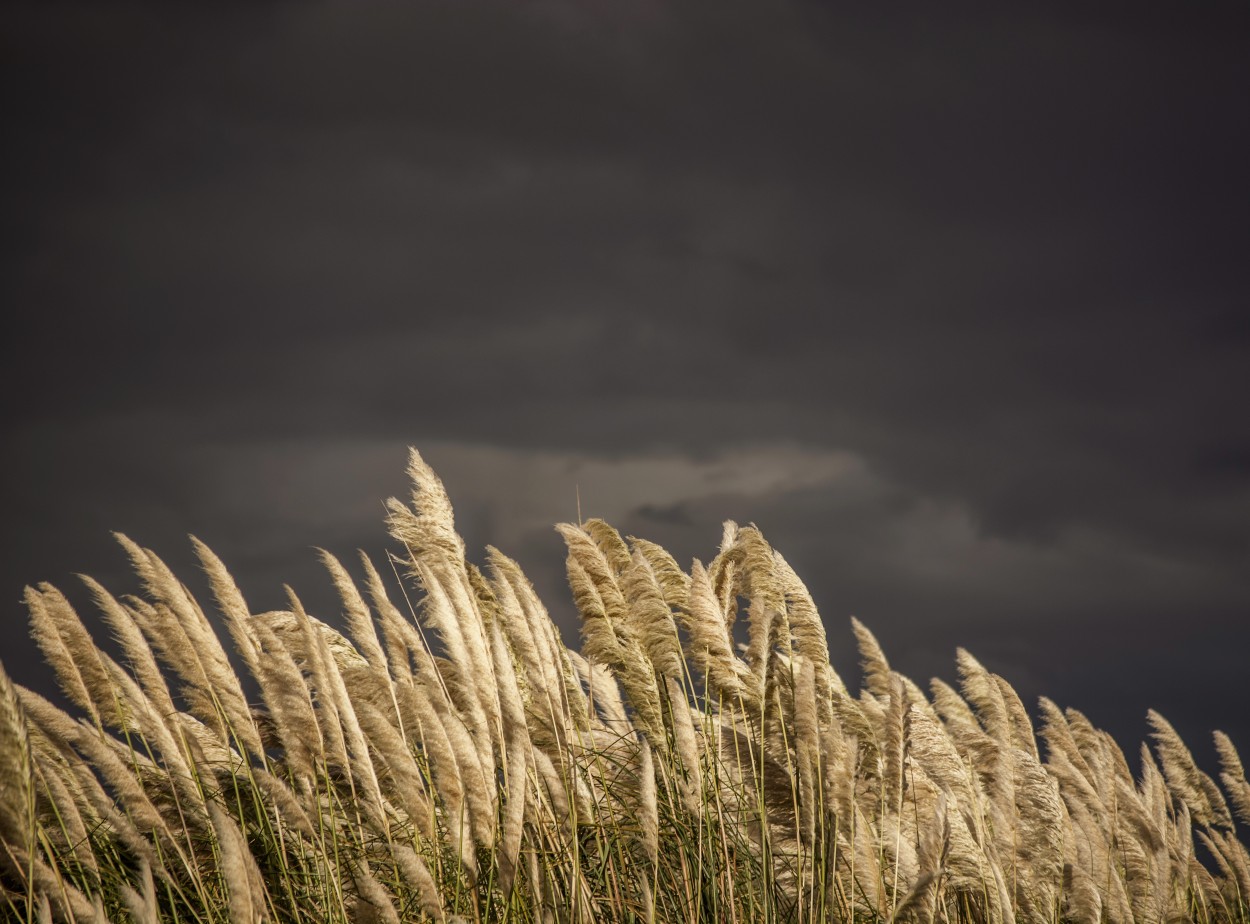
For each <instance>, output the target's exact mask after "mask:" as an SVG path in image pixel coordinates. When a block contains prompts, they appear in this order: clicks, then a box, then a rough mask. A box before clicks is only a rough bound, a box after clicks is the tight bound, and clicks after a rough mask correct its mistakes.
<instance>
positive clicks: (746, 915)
mask: <svg viewBox="0 0 1250 924" xmlns="http://www.w3.org/2000/svg"><path fill="white" fill-rule="evenodd" d="M409 473H410V475H411V478H412V482H413V495H412V498H411V502H410V503H408V504H405V503H401V502H399V501H397V500H391V501H389V502H388V510H389V517H388V526H389V529H390V533H391V535H392V537H393V539H394V541H395V543H396V546H395V552H396V554H394V555H392V556H390V557H389V558H388V560H386V561H383V562H380V563H379V564H375V563H373V562H371V561H370V560H369V559H368V558H366V557H364V556H362V557H361V559H360V561H359V562H355V563H352V565H351V568H350V569H349V568H348V567H346V566H344V565H343V564H341V563H340V562H339V561H337V560H336V559H334V558H333V557H332V556H330V555H329V554H325V556H324V558H325V565H326V568H327V569H328V571H329V573H330V576H331V578H332V580H333V582H334V584H335V586H336V587H337V590H338V593H339V595H340V596H341V598H342V614H343V620H342V621H341V622H339V623H338V624H340V625H344V626H345V627H346V634H341V633H340V632H339V631H337V630H336V629H334V628H332V627H331V626H330V625H328V624H327V623H325V622H322V621H320V620H318V619H317V618H315V617H314V616H312V615H310V614H309V613H307V612H306V611H305V609H304V607H303V606H302V605H301V604H300V601H299V599H298V598H297V597H296V595H295V594H294V593H293V592H289V604H288V605H287V607H286V608H285V609H283V610H280V611H273V612H263V613H255V612H253V611H252V610H251V609H250V608H249V607H248V605H247V602H246V601H245V600H244V598H243V596H242V595H241V594H240V592H239V590H238V588H237V587H236V585H235V583H234V581H233V580H232V579H231V577H230V575H229V573H228V572H227V570H226V568H225V566H224V565H223V564H222V563H221V561H219V560H218V559H217V557H216V556H214V554H213V553H212V552H211V551H210V550H209V549H208V548H206V547H204V546H203V545H201V544H199V543H198V542H197V543H196V551H197V553H198V555H199V558H200V560H201V562H202V564H203V568H204V570H205V572H206V573H207V576H208V579H209V582H210V584H211V588H212V596H213V599H212V601H211V603H210V602H208V601H198V600H196V599H195V598H194V597H193V596H192V595H191V593H190V592H189V591H188V590H187V588H186V587H185V586H184V585H183V584H182V583H180V582H179V580H178V578H177V577H175V576H174V575H173V574H172V573H171V572H170V571H169V569H168V568H167V567H166V566H165V565H164V563H163V562H162V561H161V560H160V559H159V558H158V557H157V556H156V555H155V554H153V553H152V552H150V551H148V550H147V549H144V548H141V547H140V546H138V545H136V544H134V543H133V542H131V541H130V540H129V539H127V538H125V537H119V540H120V541H121V543H122V545H123V546H124V547H125V550H126V552H127V553H128V554H129V556H130V558H131V560H132V562H133V565H134V569H135V572H136V573H137V576H138V579H139V581H140V582H141V583H142V587H143V595H142V596H124V597H115V596H113V595H112V594H111V593H110V592H109V591H108V590H106V589H105V588H103V587H102V586H100V585H99V584H97V583H95V582H93V581H92V580H90V579H89V578H88V579H85V580H86V582H87V586H88V587H89V589H90V591H91V593H92V595H93V596H94V600H95V603H96V605H97V610H98V612H96V613H95V614H93V615H92V617H91V618H90V619H86V620H84V619H83V618H81V617H80V616H79V615H78V614H77V613H76V612H75V610H74V609H73V608H72V607H71V605H70V603H69V602H68V600H67V599H66V597H65V596H64V595H62V593H61V592H60V591H58V590H57V589H56V588H54V587H52V586H50V585H47V584H41V585H39V586H38V587H34V588H27V590H26V597H25V602H26V606H27V607H28V609H29V611H30V622H31V631H32V633H33V635H34V638H35V639H36V641H37V642H38V644H39V647H40V648H41V650H42V651H43V654H44V656H45V658H46V659H47V661H48V662H49V664H51V666H52V667H53V668H54V670H55V672H56V675H57V678H58V680H59V683H60V686H61V688H62V690H63V692H64V696H65V701H67V702H68V703H70V704H72V708H71V711H66V710H64V709H62V708H61V707H60V706H59V705H57V704H54V703H52V702H50V701H49V700H47V699H45V698H44V697H42V696H40V695H39V694H37V693H35V692H34V691H32V690H28V689H25V688H23V687H21V686H19V685H17V684H15V683H13V682H12V681H11V680H10V679H9V677H8V675H7V674H6V673H4V671H3V670H2V669H0V916H2V917H3V918H4V919H5V920H11V921H25V922H35V921H72V922H81V924H86V922H103V921H115V922H123V921H135V922H143V924H150V922H156V921H176V922H183V924H215V922H255V921H271V922H297V921H298V922H309V924H337V922H347V921H351V922H390V924H396V922H409V921H413V922H416V921H425V920H434V921H459V922H469V921H471V922H479V921H500V922H504V921H506V922H514V924H529V922H534V924H549V922H595V924H610V922H618V921H621V922H624V921H636V922H653V921H659V922H696V921H699V922H736V924H755V922H782V921H787V922H789V921H794V922H819V921H838V922H865V924H869V922H893V921H915V922H925V924H931V922H1007V924H1012V922H1028V924H1043V922H1050V924H1058V922H1067V921H1070V922H1079V924H1098V922H1107V924H1178V922H1199V924H1205V922H1250V905H1248V901H1250V854H1248V853H1247V850H1246V847H1245V846H1244V844H1243V842H1242V841H1241V840H1240V839H1239V837H1238V833H1237V828H1236V824H1237V823H1238V822H1240V823H1242V824H1248V825H1250V783H1247V780H1246V773H1245V769H1244V768H1243V765H1242V763H1241V761H1240V759H1239V757H1238V754H1237V751H1236V749H1235V748H1234V745H1233V743H1232V742H1231V741H1230V740H1229V739H1228V738H1227V737H1225V736H1224V735H1221V734H1220V733H1218V732H1217V733H1216V735H1215V739H1216V746H1217V749H1218V752H1219V755H1220V768H1219V772H1218V781H1217V780H1216V779H1215V778H1213V777H1212V776H1210V775H1208V774H1207V773H1206V772H1204V771H1203V770H1202V769H1200V768H1199V767H1198V766H1197V765H1196V763H1195V761H1194V759H1193V757H1192V756H1191V755H1190V752H1189V750H1188V748H1187V747H1186V745H1185V744H1184V743H1183V742H1182V741H1181V739H1180V737H1179V736H1178V735H1177V733H1176V732H1175V730H1174V729H1173V728H1172V727H1171V726H1170V725H1169V724H1168V722H1167V721H1166V720H1165V719H1164V718H1163V717H1162V716H1160V715H1158V714H1156V713H1154V712H1151V713H1150V722H1151V725H1152V728H1153V735H1152V742H1151V744H1150V746H1143V747H1142V750H1141V753H1140V755H1131V760H1130V758H1129V756H1126V755H1125V754H1123V753H1122V752H1121V750H1120V748H1119V747H1118V746H1117V745H1116V743H1115V742H1114V741H1113V740H1112V739H1111V737H1110V736H1109V735H1108V734H1106V733H1105V732H1102V731H1100V730H1099V729H1097V728H1095V727H1094V726H1093V725H1092V724H1091V723H1090V722H1089V721H1088V720H1087V719H1086V718H1085V716H1083V715H1082V714H1081V713H1080V712H1077V711H1076V710H1074V709H1067V710H1064V709H1061V708H1060V707H1059V706H1057V705H1056V704H1055V703H1053V702H1051V701H1050V700H1047V699H1042V700H1041V702H1040V706H1039V711H1038V713H1037V715H1038V716H1039V720H1038V724H1037V726H1035V725H1034V721H1033V719H1032V718H1031V717H1030V714H1029V712H1028V710H1027V709H1026V707H1025V706H1024V704H1023V703H1022V702H1021V700H1020V697H1019V696H1018V695H1017V694H1016V692H1015V691H1014V690H1013V689H1012V687H1011V685H1010V684H1009V683H1008V682H1007V681H1006V680H1004V679H1003V678H1002V677H999V676H997V675H995V674H992V673H990V672H989V671H987V670H986V669H985V668H984V667H983V666H982V665H981V664H980V663H978V662H977V661H976V660H975V659H974V658H973V657H972V656H971V655H970V654H968V653H966V652H964V651H960V652H959V654H958V666H959V676H960V683H959V687H958V689H955V688H953V687H951V686H948V685H947V684H945V683H942V682H941V681H933V682H932V684H931V685H930V686H929V688H928V690H924V689H922V688H921V687H919V686H917V685H916V684H915V683H913V682H912V681H911V680H909V679H908V678H907V677H904V676H902V675H901V674H899V673H897V672H896V671H893V670H891V668H890V665H889V662H888V661H887V660H886V656H885V654H884V653H883V652H882V650H881V648H880V647H879V646H878V644H877V642H876V640H875V639H874V638H873V636H872V634H871V633H870V632H869V630H868V629H867V628H865V627H864V626H862V625H860V624H859V623H858V622H854V623H853V631H854V636H855V640H856V642H857V644H858V647H859V651H860V656H861V659H862V663H863V689H861V690H859V691H856V692H852V691H851V690H848V689H847V687H846V686H845V684H844V683H843V681H842V679H841V678H840V677H839V676H838V675H837V673H835V671H834V670H833V668H832V667H831V666H830V663H829V651H828V647H827V642H826V638H825V630H824V628H823V626H822V623H821V619H820V616H819V614H818V612H817V610H816V606H815V604H814V603H813V602H812V599H811V597H810V595H809V594H808V592H807V589H806V588H805V587H804V585H803V582H802V581H801V580H800V578H799V576H798V575H797V574H795V572H794V571H793V570H792V569H791V568H790V566H789V565H788V564H787V563H786V561H785V559H784V558H782V556H781V555H780V554H779V553H777V552H776V551H774V550H773V548H772V547H771V546H770V545H769V544H768V542H767V541H766V540H765V539H764V536H763V535H762V534H761V533H760V531H759V530H758V529H756V528H755V527H753V526H752V527H740V526H737V525H736V524H734V523H732V522H731V523H726V524H725V528H724V535H723V538H722V541H721V545H720V549H719V551H717V552H716V553H715V555H713V556H712V557H711V558H710V560H708V561H707V562H706V563H703V562H700V561H695V562H693V564H692V565H691V566H690V568H689V570H684V569H683V568H682V567H681V566H680V565H679V564H678V563H677V562H676V561H675V560H674V559H673V558H672V556H670V555H669V554H668V553H667V552H666V551H665V550H664V549H663V548H661V547H660V546H658V545H655V544H653V543H651V542H647V541H646V540H644V539H635V538H622V536H621V535H620V534H619V533H618V532H617V531H616V530H614V529H613V528H612V527H611V526H609V525H608V524H607V523H604V522H602V521H599V520H589V521H587V522H585V523H581V524H576V525H574V524H563V525H561V526H559V527H558V529H559V531H560V533H561V535H562V536H563V538H564V540H565V543H566V544H567V547H568V560H567V569H568V580H569V586H570V588H571V590H572V595H573V598H574V600H575V601H576V604H577V608H578V610H579V611H580V614H581V636H582V644H581V650H580V652H579V651H573V650H571V649H569V648H566V647H565V646H564V645H563V644H562V642H561V640H560V635H559V633H558V632H557V630H556V628H555V626H554V625H553V624H552V622H551V620H550V618H549V617H548V615H547V612H546V610H545V609H544V607H543V604H542V603H541V602H540V601H539V599H538V598H537V596H536V595H535V593H534V590H533V588H532V587H531V585H530V583H529V582H528V581H527V579H526V577H525V575H524V574H523V573H522V572H521V569H520V568H519V567H518V566H517V565H516V563H515V562H513V561H512V560H511V559H509V558H508V557H506V556H505V555H504V554H503V553H501V552H499V551H497V550H495V549H489V550H488V552H487V555H486V558H485V561H486V566H485V568H484V569H483V570H479V569H478V568H477V567H476V566H475V565H473V564H472V563H470V562H469V561H467V560H466V557H465V549H464V543H463V542H462V541H461V539H460V537H459V536H458V535H457V533H456V530H455V526H454V523H453V519H452V508H451V504H450V502H449V500H448V497H447V494H446V492H445V491H444V488H443V485H442V483H441V482H440V481H439V479H438V478H437V476H436V475H435V474H434V472H433V471H431V470H430V468H429V467H428V466H427V465H426V464H425V463H424V462H423V461H422V459H421V457H420V456H419V455H418V454H417V453H416V452H413V453H412V456H411V462H410V467H409ZM353 575H354V576H353ZM213 610H215V611H216V614H217V616H215V617H214V618H213V619H212V620H210V618H209V616H208V615H207V613H208V612H210V611H213ZM323 615H324V614H323ZM218 617H219V618H218ZM215 625H220V626H222V627H223V629H222V631H221V632H218V631H217V630H215V628H214V626H215ZM104 633H108V634H109V635H111V636H112V638H113V640H114V642H113V643H111V644H109V645H108V646H107V647H108V648H109V650H111V651H115V652H119V654H118V656H117V657H114V656H113V655H111V654H109V653H108V652H106V651H105V650H104V649H103V648H102V647H101V645H100V644H99V641H100V640H102V639H103V637H104ZM1133 765H1137V766H1139V767H1140V769H1139V770H1138V771H1137V772H1136V773H1134V771H1133V770H1132V769H1131V767H1132V766H1133Z"/></svg>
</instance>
